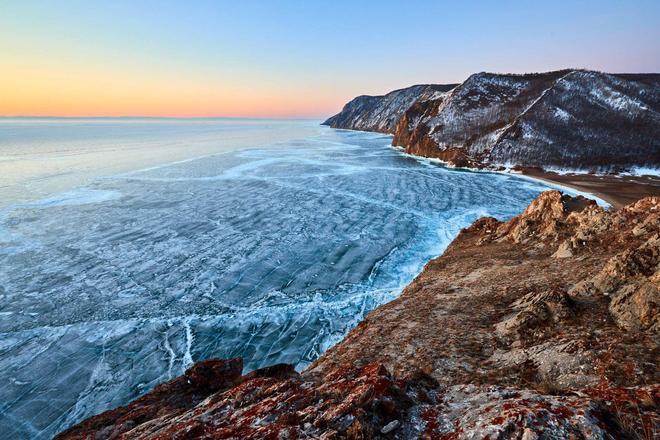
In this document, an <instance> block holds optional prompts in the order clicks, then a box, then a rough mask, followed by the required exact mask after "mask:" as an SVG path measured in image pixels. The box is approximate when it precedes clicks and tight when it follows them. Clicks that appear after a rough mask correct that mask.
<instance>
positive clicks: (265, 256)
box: [0, 121, 544, 438]
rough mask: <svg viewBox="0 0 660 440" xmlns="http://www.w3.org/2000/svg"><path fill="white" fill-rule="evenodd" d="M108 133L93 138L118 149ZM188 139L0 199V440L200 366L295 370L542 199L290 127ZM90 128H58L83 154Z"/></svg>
mask: <svg viewBox="0 0 660 440" xmlns="http://www.w3.org/2000/svg"><path fill="white" fill-rule="evenodd" d="M124 123H126V122H122V121H119V122H115V123H113V124H117V125H118V126H115V125H113V126H111V127H110V129H111V130H110V131H115V132H117V133H123V135H122V136H125V138H120V139H119V140H118V141H117V142H119V143H121V142H128V143H131V145H133V146H134V147H135V146H136V145H138V144H139V143H140V139H141V138H140V136H139V135H134V136H130V135H129V134H127V133H125V132H122V127H123V126H122V125H121V124H124ZM182 124H183V123H182ZM297 124H298V125H299V126H298V125H297ZM257 125H258V124H257ZM195 127H197V129H199V127H200V125H197V126H185V124H183V126H182V127H179V129H178V130H179V131H180V132H181V131H183V132H184V133H188V134H189V136H190V137H189V141H188V142H189V143H190V144H191V147H190V148H191V151H197V150H196V149H197V148H198V147H199V146H198V145H197V146H195V145H194V144H195V143H196V142H202V141H200V139H206V140H204V141H203V142H210V143H209V144H205V146H204V148H205V149H206V150H205V153H209V154H210V155H209V154H206V155H205V157H202V158H198V159H191V158H190V157H188V158H185V160H179V161H178V162H174V163H170V164H166V165H160V166H152V167H150V168H148V169H143V170H140V171H129V172H122V173H114V174H103V175H99V173H101V174H102V171H98V170H97V171H94V173H96V174H95V177H94V178H93V179H90V178H89V176H87V177H86V179H87V180H85V181H86V182H87V183H86V184H85V185H84V186H82V187H81V186H78V187H72V188H69V189H67V190H65V191H58V192H54V193H49V194H45V195H44V196H43V197H39V198H36V199H30V197H29V196H28V195H26V194H25V193H24V192H21V190H20V189H17V188H11V189H9V190H6V194H9V193H11V194H12V197H13V198H14V199H20V200H21V201H20V202H13V203H6V204H5V207H4V208H2V209H1V210H0V298H1V299H2V301H1V303H0V332H1V333H0V372H1V373H2V375H1V376H0V382H1V385H0V405H2V406H1V408H0V432H3V433H5V435H8V436H9V437H10V438H23V437H42V438H48V437H50V436H52V435H53V434H55V433H57V432H59V431H61V430H62V429H64V428H66V427H68V426H70V425H71V424H73V423H75V422H78V421H80V420H81V419H83V418H86V417H88V416H90V415H93V414H96V413H99V412H101V411H103V410H106V409H109V408H112V407H116V406H118V405H122V404H125V403H127V402H128V401H130V400H131V399H133V398H135V397H137V396H139V395H141V394H143V393H145V392H147V391H149V390H150V389H151V388H152V387H153V386H155V385H156V384H157V383H159V382H162V381H165V380H167V379H170V378H172V377H174V376H177V375H179V374H181V373H182V372H183V371H184V370H185V369H186V368H187V367H189V366H190V365H191V364H192V363H193V362H195V361H198V360H202V359H207V358H213V357H225V358H226V357H234V356H241V357H243V358H244V359H245V366H246V369H247V370H250V369H254V368H258V367H262V366H266V365H270V364H273V363H277V362H288V363H292V364H295V365H296V366H297V368H298V369H302V368H304V367H305V366H306V365H308V364H309V363H310V362H311V361H313V360H314V359H315V358H316V357H318V356H319V354H320V353H322V352H323V351H324V350H326V349H327V348H328V347H330V346H331V345H332V344H334V343H336V342H337V341H339V340H340V339H341V338H342V336H343V335H345V334H346V332H347V331H348V330H349V329H351V328H352V327H354V326H355V325H356V324H357V323H358V322H359V321H360V320H361V319H362V318H363V316H364V315H365V313H367V312H368V311H369V310H372V309H373V308H374V307H376V306H378V305H379V304H382V303H384V302H387V301H389V300H391V299H393V298H395V297H396V296H397V295H398V294H399V293H400V291H401V289H402V287H403V286H405V285H406V284H407V283H409V282H410V281H411V279H412V278H413V277H414V276H415V275H416V274H417V273H418V272H419V271H420V270H421V268H422V267H423V265H424V264H425V263H426V262H427V261H428V260H429V259H430V258H431V257H433V256H436V255H438V254H440V253H441V252H442V250H443V249H444V248H445V246H446V245H447V244H448V243H449V242H450V241H451V239H452V238H453V237H454V236H455V235H456V234H457V233H458V231H459V230H460V229H461V228H462V227H465V226H467V225H469V224H470V223H471V222H473V221H474V220H475V219H477V218H478V217H481V216H485V215H491V216H495V217H498V218H508V217H511V216H513V215H514V214H516V213H518V212H520V211H521V210H522V209H523V208H524V207H525V206H526V205H527V204H528V203H529V202H530V201H531V200H532V199H533V198H534V197H535V196H536V195H537V194H538V193H539V192H540V191H541V190H543V189H544V187H542V186H541V185H540V184H536V183H534V182H530V181H527V180H521V179H518V178H516V177H514V176H506V175H495V174H488V173H471V172H461V171H455V170H449V169H446V168H444V167H441V166H437V165H432V164H430V163H426V162H423V161H418V160H415V159H412V158H410V157H406V156H404V155H402V154H401V153H399V152H398V151H396V150H394V149H392V148H391V147H389V146H388V145H389V143H390V141H391V138H390V137H388V136H384V135H379V134H369V133H362V132H350V131H341V130H333V129H329V128H325V127H318V126H316V125H314V126H313V129H310V125H309V123H308V122H291V123H290V126H288V128H287V130H289V136H290V135H291V133H295V134H298V135H300V136H299V137H291V138H290V139H288V140H285V141H281V140H280V141H278V142H270V143H268V144H267V145H266V144H259V143H254V145H252V147H251V148H243V149H239V150H233V151H227V152H224V153H222V154H212V148H211V149H210V150H208V148H209V145H211V146H212V145H213V142H212V141H209V140H208V138H205V137H204V136H203V135H202V134H200V133H197V132H196V131H195V130H196V128H195ZM201 127H203V128H204V129H205V130H208V129H209V127H207V126H206V125H204V124H202V125H201ZM23 128H24V127H23ZM148 128H149V130H148V131H149V136H150V141H149V144H150V146H149V147H148V148H150V149H151V150H150V151H154V148H156V147H155V146H154V145H155V144H153V143H154V142H156V140H157V139H158V136H157V135H156V134H155V133H157V132H158V127H157V126H154V127H148ZM258 128H259V130H263V131H261V132H260V135H259V136H262V135H263V136H265V137H266V138H268V136H267V134H268V130H269V129H268V128H263V127H258ZM69 129H70V130H71V127H69ZM86 129H89V128H86ZM107 129H108V127H105V128H103V127H101V128H99V129H98V131H97V132H95V131H94V130H92V131H91V133H90V132H86V133H82V134H80V133H78V132H77V131H76V130H75V129H73V132H74V134H75V133H78V134H79V135H80V137H81V138H83V139H85V142H83V143H84V144H89V145H92V146H93V140H94V135H95V133H96V134H97V135H98V137H99V138H102V139H108V138H111V137H112V133H109V132H108V131H107ZM252 129H254V127H246V128H245V130H252ZM298 129H300V130H299V131H296V130H298ZM168 130H169V129H166V130H164V134H163V135H162V136H163V142H166V139H167V138H168ZM237 130H238V131H240V127H239V128H238V129H237ZM310 130H312V133H311V134H310ZM128 131H129V133H130V129H129V130H128ZM246 135H247V134H246ZM43 136H45V135H43ZM181 136H182V137H181V139H182V141H181V142H183V144H185V143H186V142H185V139H184V138H185V136H183V135H181ZM218 136H219V138H222V136H221V135H218V134H217V133H216V134H214V137H218ZM46 137H47V136H46ZM0 142H1V141H0ZM12 142H14V145H15V142H16V140H14V141H12ZM21 142H23V143H24V144H25V143H29V142H27V141H26V140H22V141H21ZM104 142H105V141H104ZM156 143H157V142H156ZM0 148H3V147H2V145H0ZM71 149H72V154H75V153H76V150H75V148H73V147H71ZM12 151H13V153H12V154H15V149H14V150H12ZM122 151H123V150H122ZM223 151H224V150H223ZM0 154H1V153H0ZM35 160H37V159H35ZM127 166H128V165H127ZM94 173H91V174H94ZM74 174H75V173H74ZM19 177H20V176H19ZM21 179H22V180H21ZM30 179H31V177H29V176H23V177H20V178H18V179H17V181H24V182H28V183H29V182H30ZM74 180H75V179H74ZM28 186H29V185H28Z"/></svg>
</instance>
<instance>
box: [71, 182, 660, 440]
mask: <svg viewBox="0 0 660 440" xmlns="http://www.w3.org/2000/svg"><path fill="white" fill-rule="evenodd" d="M659 214H660V198H658V197H649V198H646V199H642V200H640V201H639V202H637V203H635V204H632V205H629V206H627V207H625V208H623V209H620V210H617V211H607V210H603V209H602V208H600V207H598V206H597V205H595V204H594V203H592V202H590V201H588V200H587V199H583V198H571V197H567V196H564V195H562V194H560V193H559V192H557V191H550V192H546V193H543V194H541V195H540V196H539V197H538V198H537V199H536V200H535V201H534V202H533V203H532V204H531V205H530V206H529V207H528V208H527V209H526V210H525V212H524V213H523V214H521V215H520V216H518V217H515V218H513V219H511V220H509V221H507V222H500V221H498V220H496V219H494V218H482V219H480V220H478V221H477V222H475V223H474V224H473V225H472V226H470V227H469V228H466V229H464V230H463V231H461V233H460V234H459V236H458V237H457V238H456V239H455V240H454V242H453V243H452V244H451V245H450V246H449V248H448V249H447V250H446V252H445V253H444V254H443V255H442V256H441V257H439V258H436V259H434V260H432V261H431V262H429V263H428V264H427V266H426V267H425V268H424V270H423V271H422V273H421V274H420V275H419V276H418V277H417V278H416V279H415V280H414V281H413V283H411V284H410V285H409V286H408V287H407V288H406V289H405V290H404V292H403V293H402V295H401V296H400V297H399V298H397V299H396V300H394V301H392V302H391V303H388V304H386V305H383V306H381V307H379V308H378V309H376V310H374V311H373V312H371V313H370V314H369V315H368V316H367V318H366V319H365V320H364V321H363V322H362V323H360V324H359V325H358V326H357V327H356V328H355V329H354V330H352V331H351V332H350V333H349V334H348V335H347V337H346V338H345V339H344V340H343V341H342V342H340V343H339V344H338V345H336V346H335V347H332V348H331V349H330V350H328V351H327V352H326V353H325V354H323V355H322V356H321V358H319V359H318V360H317V361H316V362H315V363H314V364H312V365H311V366H310V367H309V368H308V369H307V370H305V371H303V372H302V373H297V372H295V371H294V370H293V368H292V367H290V366H286V365H277V366H273V367H270V368H267V369H262V370H257V371H254V372H252V373H249V374H246V375H241V372H240V361H239V360H229V361H206V362H202V363H199V364H197V365H195V366H194V367H193V368H192V369H190V370H189V371H188V372H186V374H185V375H184V376H182V377H181V378H178V379H175V380H173V381H171V382H169V383H167V384H164V385H161V386H159V387H157V388H156V389H155V390H154V391H152V392H151V393H149V394H147V395H145V396H144V397H142V398H140V399H138V400H136V401H134V402H132V403H131V404H129V405H128V406H126V407H123V408H119V409H116V410H113V411H109V412H106V413H103V414H100V415H98V416H96V417H93V418H91V419H89V420H86V421H84V422H83V423H81V424H80V425H77V426H75V427H73V428H71V429H69V430H68V431H66V432H64V433H62V434H60V436H59V438H60V439H70V438H96V439H105V438H108V439H109V438H126V439H128V438H141V439H147V438H149V439H156V438H159V439H160V438H168V439H169V438H326V439H330V438H353V439H358V438H400V439H405V438H437V439H472V438H491V439H495V438H502V439H504V438H507V439H508V438H512V439H513V438H516V439H543V438H547V439H553V438H557V439H559V438H576V439H579V438H584V439H586V438H589V439H619V438H640V437H641V438H649V439H650V438H654V435H656V434H657V432H658V431H657V429H658V423H660V418H659V417H658V405H659V404H660V386H658V372H657V359H658V355H659V354H660V353H659V346H658V336H659V331H660V329H659V326H658V319H659V318H658V309H657V303H658V299H659V287H660V275H659V274H660V266H659V263H660V258H659V255H660V240H659V239H658V238H659V237H660V218H659Z"/></svg>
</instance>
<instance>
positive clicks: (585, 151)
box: [326, 70, 660, 172]
mask: <svg viewBox="0 0 660 440" xmlns="http://www.w3.org/2000/svg"><path fill="white" fill-rule="evenodd" d="M393 93H394V92H393ZM385 96H388V95H385ZM408 98H412V94H410V95H408ZM359 99H360V98H356V100H354V101H351V103H354V102H355V101H357V100H359ZM372 99H383V97H381V98H372ZM410 101H411V99H406V100H401V101H390V103H389V105H388V108H389V109H390V110H389V115H390V117H394V115H395V114H396V113H397V112H395V111H393V110H392V106H394V105H401V106H402V108H401V109H400V110H399V113H400V114H401V117H400V118H399V119H398V121H397V122H396V123H395V126H394V129H391V130H383V129H382V127H389V124H385V125H382V126H380V127H381V128H379V130H377V131H387V132H389V133H392V134H394V140H393V144H394V145H399V146H403V147H405V148H406V151H407V152H409V153H412V154H417V155H421V156H426V157H433V158H439V159H442V160H445V161H448V162H450V163H451V164H453V165H457V166H469V167H479V168H481V167H493V168H497V167H500V166H516V165H518V166H525V167H543V168H568V169H581V170H590V171H591V170H593V171H601V172H616V171H623V170H628V169H630V168H632V167H635V166H641V167H654V168H660V74H638V75H637V74H626V75H617V74H607V73H601V72H593V71H585V70H563V71H556V72H548V73H542V74H525V75H503V74H492V73H478V74H475V75H472V76H470V77H469V78H468V79H467V80H466V81H465V82H463V83H462V84H460V85H458V86H456V87H454V88H452V89H451V90H449V91H447V92H444V93H432V94H428V93H426V94H425V93H421V94H419V95H418V97H417V99H414V100H412V101H413V102H412V103H410V104H409V102H410ZM351 103H349V104H348V105H347V106H346V107H345V108H344V110H343V111H342V112H341V113H339V114H338V115H336V116H334V117H332V118H330V119H329V120H328V121H326V124H328V125H331V126H333V127H337V128H354V124H353V123H352V122H351V121H359V127H360V128H359V129H361V130H369V129H370V128H369V127H371V126H373V125H374V124H376V123H377V122H378V121H379V120H378V119H373V120H372V117H373V113H372V112H371V111H363V110H362V108H363V107H362V106H358V105H351ZM366 107H368V108H372V107H373V106H366ZM403 107H405V109H404V108H403Z"/></svg>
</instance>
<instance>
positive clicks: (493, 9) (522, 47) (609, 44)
mask: <svg viewBox="0 0 660 440" xmlns="http://www.w3.org/2000/svg"><path fill="white" fill-rule="evenodd" d="M659 23H660V1H658V0H653V1H615V0H600V1H565V2H563V1H552V2H531V1H506V0H503V1H496V0H492V1H464V2H458V1H428V2H427V1H417V2H415V1H396V2H395V1H322V2H321V1H318V2H316V1H247V0H245V1H238V0H237V1H232V2H229V1H210V0H209V1H183V0H182V1H177V2H175V1H146V0H145V1H140V0H131V1H92V0H81V1H73V0H62V1H30V0H17V1H11V0H0V115H4V116H10V115H53V116H119V115H141V116H184V117H191V116H249V117H325V116H329V115H331V114H333V113H336V112H337V111H338V110H340V109H341V107H342V105H343V104H344V103H345V102H346V101H348V100H349V99H351V98H352V97H354V96H356V95H360V94H382V93H385V92H387V91H390V90H392V89H396V88H401V87H405V86H409V85H412V84H416V83H452V82H461V81H463V80H464V79H465V78H466V77H467V76H469V75H470V74H472V73H475V72H479V71H495V72H530V71H546V70H553V69H560V68H565V67H580V68H589V69H597V70H604V71H608V72H659V71H660V44H659V43H658V42H659V41H660V26H659V25H658V24H659Z"/></svg>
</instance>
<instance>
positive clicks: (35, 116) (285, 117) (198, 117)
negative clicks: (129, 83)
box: [0, 115, 327, 121]
mask: <svg viewBox="0 0 660 440" xmlns="http://www.w3.org/2000/svg"><path fill="white" fill-rule="evenodd" d="M323 118H327V116H308V117H307V116H140V115H121V116H111V115H105V116H57V115H0V119H263V120H268V119H270V120H273V119H275V120H292V119H294V120H295V119H298V120H310V121H311V120H316V119H323Z"/></svg>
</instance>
